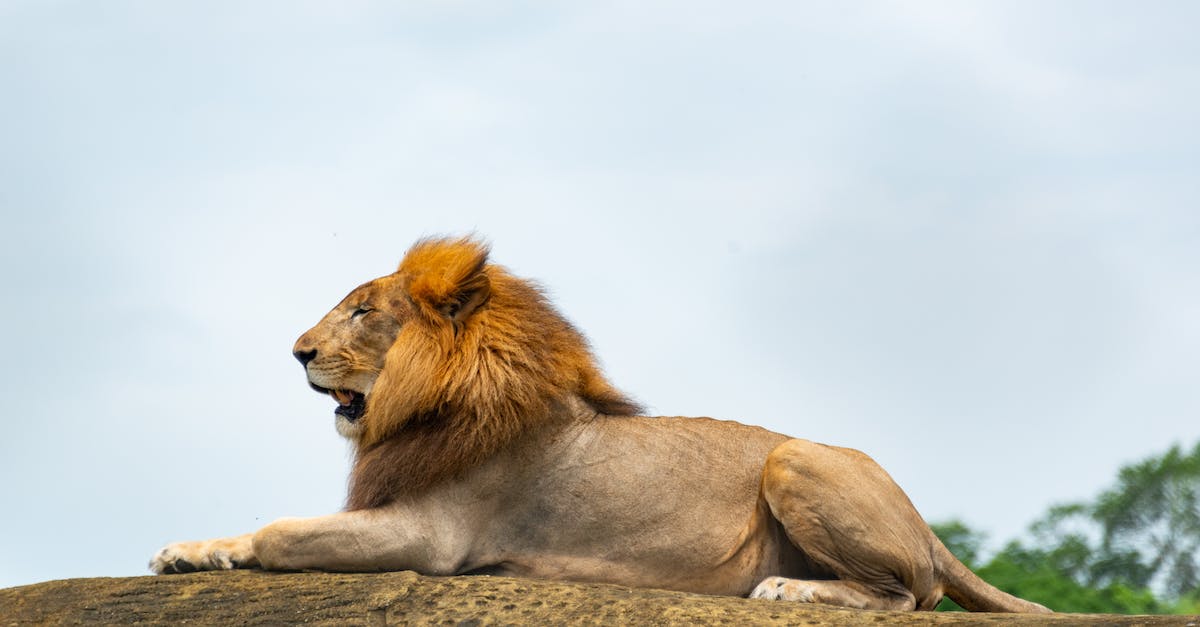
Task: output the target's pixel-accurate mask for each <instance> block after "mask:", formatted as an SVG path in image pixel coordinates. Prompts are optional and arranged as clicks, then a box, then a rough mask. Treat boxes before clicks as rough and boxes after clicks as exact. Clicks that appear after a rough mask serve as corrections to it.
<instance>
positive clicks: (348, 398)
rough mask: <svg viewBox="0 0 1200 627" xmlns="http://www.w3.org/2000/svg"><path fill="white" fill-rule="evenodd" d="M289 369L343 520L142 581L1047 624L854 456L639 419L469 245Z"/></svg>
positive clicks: (397, 283)
mask: <svg viewBox="0 0 1200 627" xmlns="http://www.w3.org/2000/svg"><path fill="white" fill-rule="evenodd" d="M295 355H296V358H297V359H299V360H300V363H302V364H303V365H304V368H305V371H306V372H307V374H308V382H309V385H311V386H312V387H313V389H315V390H317V391H318V392H321V393H323V394H329V395H330V396H332V397H333V398H334V399H336V400H337V403H338V406H337V408H336V409H335V410H334V414H335V415H336V422H337V430H338V432H339V433H341V434H342V435H343V436H345V437H346V438H348V439H349V440H350V441H351V442H352V443H353V445H354V451H355V461H354V468H353V471H352V472H351V475H350V486H349V496H348V498H347V506H346V510H345V511H343V512H340V513H337V514H331V515H329V516H320V517H317V518H307V519H300V518H285V519H282V520H278V521H276V522H273V523H271V524H269V525H267V526H265V527H263V528H262V529H260V530H258V532H256V533H253V534H246V535H242V536H238V537H236V538H225V539H218V540H208V541H202V542H180V543H176V544H171V545H168V546H167V547H165V548H163V549H162V550H161V551H159V552H158V554H157V555H156V556H155V557H154V559H153V560H152V561H151V562H150V568H151V569H152V570H153V571H154V572H156V573H177V572H190V571H194V570H213V569H227V568H253V567H261V568H266V569H271V570H300V569H320V570H329V571H380V570H402V569H412V570H416V571H418V572H421V573H425V574H429V575H452V574H461V573H491V574H503V575H517V576H526V577H545V578H554V579H568V580H575V581H601V582H612V583H617V584H623V585H627V586H640V587H651V588H668V589H674V590H684V591H690V592H698V593H705V594H722V595H738V596H745V595H747V594H749V595H750V596H753V597H756V598H767V599H786V600H792V601H803V602H811V603H829V604H834V605H843V606H849V607H858V608H874V609H894V610H912V609H918V610H930V609H933V608H934V606H936V605H937V604H938V602H939V601H941V599H942V596H943V595H947V596H949V597H950V598H952V599H954V600H955V601H957V602H958V603H959V604H960V605H962V606H963V607H966V608H968V609H972V610H986V611H1007V612H1045V611H1048V610H1046V608H1044V607H1042V606H1040V605H1037V604H1035V603H1030V602H1028V601H1023V600H1021V599H1018V598H1016V597H1013V596H1010V595H1008V594H1006V593H1004V592H1001V591H999V590H997V589H996V588H993V587H992V586H990V585H988V584H987V583H985V582H984V581H983V580H981V579H979V578H978V577H976V576H975V575H974V574H973V573H972V572H971V571H970V570H968V569H967V568H966V567H965V566H963V565H962V563H960V562H959V561H958V560H957V559H955V558H954V556H953V555H951V554H950V552H949V551H948V550H946V548H945V547H944V546H943V545H942V543H941V542H939V541H938V539H937V537H936V536H934V534H933V532H932V531H930V529H929V527H928V526H927V525H926V524H925V522H924V521H923V520H922V519H921V516H920V515H919V514H918V513H917V511H916V509H915V508H914V507H913V505H912V503H911V502H909V500H908V497H907V496H905V494H904V492H902V491H901V490H900V488H899V487H898V486H897V485H896V484H895V483H894V482H893V481H892V479H891V478H890V477H889V476H888V475H887V473H886V472H884V471H883V469H882V468H880V467H879V466H878V465H877V464H876V463H875V462H874V461H872V460H871V458H869V457H867V456H866V455H864V454H863V453H860V452H858V451H856V450H852V449H846V448H837V447H833V446H826V445H823V444H817V443H814V442H809V441H807V440H798V439H792V438H789V437H787V436H784V435H779V434H777V433H771V432H769V431H766V430H764V429H761V428H758V427H749V426H745V425H742V424H738V423H736V422H724V421H718V420H712V419H709V418H650V417H645V416H641V415H639V408H638V406H637V405H635V404H634V403H632V402H631V401H630V400H629V399H627V398H626V397H625V396H623V395H622V394H621V393H620V392H619V391H617V390H616V389H615V388H614V387H613V386H612V385H610V384H609V382H608V381H607V380H606V379H605V378H604V375H603V374H602V373H601V372H600V370H599V368H598V366H597V365H596V362H595V360H594V358H593V357H592V354H591V350H590V348H589V347H588V344H587V342H586V340H585V339H584V338H583V336H582V335H581V334H580V333H579V332H578V331H577V330H576V329H575V328H574V327H573V326H571V324H570V323H568V322H567V321H566V320H565V319H564V318H563V317H562V315H560V314H559V313H558V311H556V310H555V309H554V308H553V307H552V306H551V305H550V303H549V302H548V301H547V300H546V298H545V296H543V294H542V293H541V292H540V291H539V289H538V288H537V287H536V286H535V285H533V284H532V283H530V282H528V281H525V280H523V279H519V278H517V277H514V276H513V275H511V274H509V273H508V272H507V271H506V270H505V269H504V268H502V267H500V266H496V265H492V264H490V263H488V249H487V247H486V246H485V245H483V244H481V243H479V242H477V241H475V240H472V239H470V238H464V239H433V240H423V241H420V242H418V243H417V244H416V245H415V246H413V248H412V249H411V250H409V251H408V253H407V254H406V255H405V257H404V260H403V261H402V262H401V263H400V267H399V269H398V270H397V271H396V272H395V273H394V274H390V275H388V276H385V277H382V278H379V279H375V280H374V281H371V282H370V283H366V284H365V285H362V286H361V287H359V288H357V289H355V290H354V291H353V292H351V293H350V295H349V296H347V297H346V298H345V299H344V300H343V301H342V302H341V303H340V304H339V305H338V306H337V307H335V308H334V309H333V311H331V312H329V314H327V315H326V316H325V317H324V318H323V319H322V320H321V321H320V322H319V323H318V324H317V326H315V327H313V328H312V329H311V330H309V331H308V332H307V333H305V334H304V335H303V336H301V337H300V339H299V340H298V341H297V342H296V346H295Z"/></svg>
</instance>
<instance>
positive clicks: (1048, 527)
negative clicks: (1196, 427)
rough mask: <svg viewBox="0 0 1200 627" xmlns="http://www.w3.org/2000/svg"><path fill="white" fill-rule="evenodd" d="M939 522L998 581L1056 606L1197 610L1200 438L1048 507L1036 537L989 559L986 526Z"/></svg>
mask: <svg viewBox="0 0 1200 627" xmlns="http://www.w3.org/2000/svg"><path fill="white" fill-rule="evenodd" d="M933 528H934V532H935V533H937V534H938V537H940V538H942V542H943V543H944V544H946V546H947V548H949V549H950V550H951V552H953V553H954V554H955V555H956V556H958V557H959V559H961V560H962V561H963V563H965V564H967V566H968V567H970V568H972V569H974V570H975V571H976V572H977V573H979V575H980V576H982V577H983V578H984V579H986V580H987V581H989V582H991V583H992V584H993V585H995V586H996V587H998V588H1000V589H1002V590H1005V591H1006V592H1009V593H1011V594H1015V595H1017V596H1020V597H1022V598H1026V599H1029V600H1031V601H1036V602H1038V603H1042V604H1043V605H1046V606H1047V607H1050V608H1052V609H1055V610H1058V611H1070V612H1112V613H1137V614H1149V613H1190V612H1196V611H1198V610H1200V443H1197V445H1196V446H1195V447H1193V448H1192V449H1191V450H1186V451H1185V450H1183V449H1181V448H1180V447H1179V446H1174V447H1172V448H1171V449H1170V450H1168V451H1167V452H1166V453H1165V454H1163V455H1161V456H1157V457H1152V458H1149V459H1146V460H1144V461H1141V462H1138V463H1135V464H1131V465H1129V466H1126V467H1124V468H1122V469H1121V470H1120V473H1119V474H1118V477H1117V482H1116V485H1114V486H1113V487H1112V488H1109V489H1108V490H1105V491H1104V492H1102V493H1101V494H1100V495H1099V496H1098V497H1097V498H1096V499H1095V500H1094V501H1093V502H1090V503H1072V504H1068V505H1060V506H1056V507H1054V508H1051V510H1050V511H1049V512H1047V513H1046V515H1045V516H1043V517H1042V518H1041V519H1039V520H1038V521H1037V522H1035V523H1034V524H1033V525H1032V526H1031V527H1030V538H1029V539H1026V540H1025V541H1020V540H1015V541H1012V542H1009V543H1008V544H1007V545H1006V546H1005V547H1004V548H1003V549H1002V550H1001V551H1000V552H999V553H997V554H996V555H994V556H993V557H992V558H991V559H990V560H989V561H987V563H983V564H981V563H979V562H980V560H979V555H980V551H981V547H982V546H983V543H984V539H985V537H984V536H983V534H981V533H979V532H977V531H973V530H971V529H970V528H969V527H967V526H966V525H965V524H963V523H962V522H959V521H951V522H949V523H943V524H938V525H933ZM943 605H944V606H946V607H947V608H948V609H949V608H950V606H953V604H951V603H946V602H944V603H943ZM939 607H941V606H939Z"/></svg>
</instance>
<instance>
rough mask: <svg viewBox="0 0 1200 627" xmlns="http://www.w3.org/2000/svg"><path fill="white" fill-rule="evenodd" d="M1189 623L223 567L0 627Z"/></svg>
mask: <svg viewBox="0 0 1200 627" xmlns="http://www.w3.org/2000/svg"><path fill="white" fill-rule="evenodd" d="M182 622H188V623H193V624H221V625H233V624H243V625H257V624H290V623H311V624H330V625H407V624H452V625H491V624H554V625H562V624H605V625H608V624H622V625H623V624H637V625H716V624H721V625H776V624H778V625H784V624H786V625H864V624H876V625H930V624H947V625H954V624H959V625H966V624H971V625H978V624H986V623H994V624H1004V625H1181V626H1187V625H1193V626H1200V620H1198V619H1197V618H1196V617H1190V618H1189V617H1181V616H1085V615H1079V614H1075V615H1053V616H1013V615H1000V614H969V615H968V614H953V613H926V612H922V613H895V612H868V611H859V610H847V609H839V608H831V607H824V606H814V605H804V604H799V603H785V602H776V601H760V600H749V599H739V598H730V597H711V596H702V595H695V594H683V593H679V592H666V591H662V590H638V589H632V588H625V587H621V586H611V585H598V584H571V583H561V582H551V581H536V580H530V579H510V578H506V577H482V576H481V577H423V576H420V575H417V574H416V573H412V572H399V573H381V574H328V573H290V574H287V573H265V572H261V571H230V572H212V573H194V574H189V575H170V576H161V577H130V578H120V579H115V578H98V579H68V580H63V581H48V582H46V583H39V584H34V585H31V586H21V587H17V588H7V589H4V590H0V625H28V624H56V625H57V624H79V623H101V624H107V625H112V624H138V623H182Z"/></svg>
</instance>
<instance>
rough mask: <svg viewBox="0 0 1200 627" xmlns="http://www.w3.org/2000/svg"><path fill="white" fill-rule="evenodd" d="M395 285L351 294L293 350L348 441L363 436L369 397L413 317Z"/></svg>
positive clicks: (384, 282)
mask: <svg viewBox="0 0 1200 627" xmlns="http://www.w3.org/2000/svg"><path fill="white" fill-rule="evenodd" d="M398 282H399V278H398V277H396V276H395V275H391V276H386V277H382V278H379V279H375V280H374V281H371V282H370V283H366V284H365V285H362V286H360V287H359V288H357V289H355V290H354V291H353V292H350V294H349V295H348V296H346V298H345V299H343V300H342V302H341V303H339V304H338V306H337V307H334V308H333V311H330V312H329V313H328V314H326V315H325V317H324V318H322V319H321V321H320V322H318V323H317V325H316V326H314V327H313V328H312V329H309V330H308V331H307V332H306V333H305V334H304V335H302V336H300V339H299V340H296V345H295V346H294V347H293V354H294V355H295V356H296V359H298V360H300V363H301V364H302V365H303V366H304V370H305V372H306V373H307V375H308V383H309V385H311V386H312V388H313V389H314V390H316V391H318V392H320V393H322V394H329V395H330V396H331V397H333V398H334V400H336V401H337V403H338V406H337V408H336V409H334V415H335V417H336V420H337V423H336V424H337V430H338V433H340V434H341V435H342V436H343V437H346V438H349V439H351V440H355V439H357V438H358V437H359V436H360V435H361V434H362V431H363V428H364V426H363V422H362V421H361V420H360V419H361V418H362V417H363V414H364V412H365V411H366V406H367V397H368V396H369V395H370V394H371V389H372V388H373V387H374V385H375V380H376V379H377V378H378V377H379V373H380V371H381V370H382V369H383V365H384V358H385V356H386V355H387V351H388V349H389V348H390V347H391V346H392V344H393V343H394V342H395V340H396V335H397V334H398V333H399V332H400V328H401V327H402V326H403V324H404V322H405V320H406V319H408V318H410V317H411V316H412V305H411V304H409V302H408V300H407V299H405V298H403V297H402V296H401V295H400V289H399V286H398V285H397V283H398Z"/></svg>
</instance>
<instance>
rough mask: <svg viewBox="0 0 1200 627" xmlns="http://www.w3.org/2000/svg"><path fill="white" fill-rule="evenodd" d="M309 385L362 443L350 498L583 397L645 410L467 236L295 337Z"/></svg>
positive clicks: (387, 488)
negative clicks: (329, 398)
mask: <svg viewBox="0 0 1200 627" xmlns="http://www.w3.org/2000/svg"><path fill="white" fill-rule="evenodd" d="M294 353H295V355H296V358H297V359H299V360H300V362H301V363H302V364H304V367H305V371H306V372H307V374H308V381H309V385H311V386H312V387H313V388H314V389H316V390H317V391H318V392H322V393H328V394H329V395H331V396H332V397H333V398H334V399H336V400H337V402H338V406H337V408H336V409H335V410H334V413H335V415H336V421H337V429H338V432H339V433H341V434H342V435H343V436H345V437H347V438H348V439H350V440H351V441H352V442H353V443H354V445H355V451H356V463H355V469H354V472H353V473H352V475H351V486H350V496H349V502H348V505H349V507H350V508H352V509H358V508H363V507H373V506H377V505H380V504H382V503H384V502H387V501H388V500H391V499H392V498H395V497H396V496H397V495H399V494H404V493H412V492H413V491H418V490H420V489H423V488H426V487H428V486H430V485H432V484H433V483H435V482H437V481H439V480H441V479H445V478H447V477H450V476H454V475H457V474H459V473H461V472H462V471H464V470H466V469H468V468H470V467H472V466H474V465H476V464H478V463H480V462H482V461H483V460H484V459H486V458H487V457H488V456H489V455H491V454H492V453H495V452H496V451H497V450H499V449H501V448H502V447H504V446H505V445H506V444H508V443H510V442H512V441H513V440H514V439H515V438H516V437H517V436H519V435H521V434H522V433H524V432H527V431H528V430H529V429H533V428H538V427H541V426H545V425H547V424H549V423H551V422H553V421H554V420H555V419H556V414H555V411H554V410H555V407H556V405H557V404H558V403H559V402H561V401H563V400H564V399H566V398H568V397H572V396H573V397H576V398H578V399H580V400H582V401H584V402H585V403H587V404H588V405H589V406H591V407H592V408H593V409H595V410H596V411H597V412H600V413H604V414H614V415H631V414H635V413H637V412H638V411H639V407H638V406H637V405H636V404H634V403H633V402H631V401H630V400H629V399H627V398H626V397H625V396H624V395H622V394H621V393H620V392H619V391H617V390H616V388H614V387H613V386H612V385H610V384H609V383H608V381H607V380H606V379H605V378H604V376H603V374H601V372H600V369H599V367H598V366H597V364H596V360H595V358H594V357H593V356H592V353H591V349H590V348H589V346H588V344H587V341H586V340H585V339H584V337H583V336H582V335H581V334H580V333H579V332H578V331H577V330H576V329H575V328H574V327H573V326H571V324H570V323H569V322H567V321H566V319H564V318H563V317H562V315H561V314H559V313H558V312H557V311H556V310H555V309H554V307H553V306H551V305H550V303H549V302H548V301H547V300H546V298H545V297H544V296H543V295H542V293H541V291H540V290H539V289H538V288H537V286H535V285H534V284H532V283H530V282H528V281H525V280H522V279H519V278H516V277H514V276H512V275H511V274H509V273H508V272H507V271H506V270H505V269H504V268H502V267H500V266H496V265H493V264H490V263H488V248H487V246H486V245H484V244H483V243H481V242H479V241H476V240H474V239H471V238H461V239H428V240H422V241H419V242H417V244H415V245H414V246H413V247H412V248H411V249H410V250H409V251H408V253H407V254H406V255H405V256H404V259H403V261H401V262H400V267H399V269H398V270H397V271H396V272H395V273H394V274H390V275H388V276H385V277H381V278H378V279H375V280H374V281H371V282H369V283H366V284H364V285H361V286H359V287H358V288H357V289H355V290H354V291H352V292H350V294H349V295H348V296H346V298H345V299H343V300H342V302H341V303H339V304H338V306H337V307H334V309H333V310H332V311H330V312H329V313H328V314H327V315H326V316H325V317H324V318H322V319H321V321H320V322H319V323H317V325H316V326H315V327H313V328H312V329H310V330H309V331H308V332H306V333H305V334H304V335H302V336H301V337H300V339H299V340H297V341H296V345H295V348H294Z"/></svg>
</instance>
